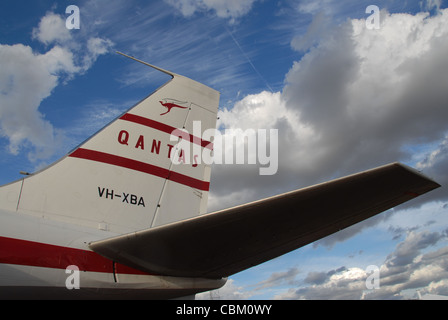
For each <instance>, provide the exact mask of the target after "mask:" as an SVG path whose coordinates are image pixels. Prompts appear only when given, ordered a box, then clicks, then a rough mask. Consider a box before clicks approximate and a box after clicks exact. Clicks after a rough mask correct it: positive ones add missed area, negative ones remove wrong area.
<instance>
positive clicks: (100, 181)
mask: <svg viewBox="0 0 448 320" xmlns="http://www.w3.org/2000/svg"><path fill="white" fill-rule="evenodd" d="M134 60H136V59H134ZM137 61H138V60H137ZM140 62H141V61H140ZM142 63H144V62H142ZM144 64H145V65H148V66H151V67H153V68H155V69H157V70H159V71H162V72H165V73H167V74H169V75H171V76H172V79H171V80H170V81H169V82H168V83H166V84H165V85H163V86H162V87H160V88H159V89H158V90H157V91H156V92H154V93H153V94H151V95H150V96H149V97H147V98H146V99H144V100H142V101H141V102H139V103H138V104H137V105H135V106H134V107H132V108H131V109H130V110H129V111H127V112H126V113H124V114H123V115H121V116H120V117H119V118H117V119H116V120H115V121H113V122H112V123H110V124H109V125H108V126H106V127H105V128H103V129H102V130H101V131H99V132H98V133H97V134H95V135H94V136H92V137H91V138H90V139H89V140H87V141H86V142H85V143H83V144H82V145H81V146H79V147H78V148H77V149H75V150H74V151H73V152H71V153H70V154H68V155H67V156H66V157H64V158H63V159H61V160H60V161H58V162H57V163H55V164H53V165H52V166H50V167H48V168H47V169H45V170H43V171H41V172H38V173H36V174H34V175H32V176H29V177H27V178H25V179H23V180H21V181H17V182H15V183H12V184H10V185H7V186H4V187H2V188H1V189H0V199H3V198H5V199H6V198H7V199H8V202H7V206H8V208H7V209H9V210H15V211H17V212H20V213H26V214H32V215H38V216H44V217H47V218H49V219H58V220H63V221H67V222H71V223H76V224H81V225H87V226H94V227H98V228H100V229H104V230H111V231H116V232H130V231H135V230H141V229H146V228H149V227H153V226H159V225H163V224H166V223H169V222H173V221H179V220H183V219H186V218H190V217H193V216H197V215H199V214H202V213H205V210H206V204H207V198H208V191H209V182H210V166H209V165H206V164H204V163H200V162H199V163H198V162H197V161H195V154H194V151H193V152H185V153H182V152H177V153H176V155H177V156H179V159H177V160H180V164H173V161H171V158H173V157H174V156H172V154H173V152H176V151H175V149H176V145H177V142H178V141H176V140H174V139H173V137H172V135H171V133H172V132H173V131H174V130H176V129H181V130H185V131H187V132H189V136H188V137H189V138H190V139H188V140H189V141H191V142H190V143H188V144H187V145H188V146H189V147H190V148H191V150H196V152H202V151H203V150H204V149H210V150H211V149H212V144H211V142H210V141H208V140H203V139H202V133H203V132H204V131H205V130H207V129H210V128H213V129H214V128H215V127H216V114H217V111H218V104H219V93H218V92H217V91H215V90H213V89H211V88H209V87H207V86H205V85H203V84H201V83H198V82H196V81H193V80H191V79H188V78H186V77H183V76H180V75H177V74H174V73H171V72H169V71H166V70H163V69H161V68H158V67H154V66H152V65H149V64H146V63H144ZM195 122H196V123H200V126H199V127H200V131H198V128H195V132H193V131H194V130H193V123H195ZM209 138H210V137H209ZM186 155H187V156H189V158H186V157H185V156H186ZM196 156H197V155H196ZM196 159H197V158H196ZM177 162H179V161H177ZM3 203H6V202H4V201H2V205H3Z"/></svg>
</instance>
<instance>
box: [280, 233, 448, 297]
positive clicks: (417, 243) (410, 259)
mask: <svg viewBox="0 0 448 320" xmlns="http://www.w3.org/2000/svg"><path fill="white" fill-rule="evenodd" d="M446 236H447V234H446V232H441V233H439V232H429V231H421V232H414V231H413V232H410V233H409V234H408V235H407V237H406V239H405V240H404V241H402V242H400V243H399V244H398V245H397V246H396V248H395V250H394V251H393V252H392V253H391V254H390V255H389V256H388V257H387V258H386V260H385V261H384V263H383V264H382V265H381V266H378V269H377V270H378V273H377V274H376V275H374V274H373V273H372V270H373V269H372V270H368V269H367V268H366V269H363V268H359V267H350V268H347V267H345V266H342V267H340V268H338V269H332V270H329V271H321V272H318V271H312V272H309V273H308V274H307V275H306V277H305V279H304V280H303V281H302V282H301V283H300V284H299V285H298V286H297V287H296V288H291V289H289V290H287V291H285V292H283V293H281V294H278V295H277V296H276V297H275V298H276V299H324V300H329V299H353V300H358V299H408V298H412V296H407V295H406V294H405V292H404V291H405V290H409V289H413V290H419V291H420V292H421V293H422V294H424V293H430V294H439V295H446V294H447V293H448V286H447V285H448V283H447V281H446V278H447V277H448V272H447V266H448V247H446V246H445V247H442V248H440V249H436V250H433V251H431V248H432V247H433V246H435V245H436V244H438V243H442V241H444V240H446ZM374 276H378V282H377V284H378V286H379V287H376V288H372V287H368V285H366V281H367V284H371V283H372V281H373V280H372V279H373V277H374Z"/></svg>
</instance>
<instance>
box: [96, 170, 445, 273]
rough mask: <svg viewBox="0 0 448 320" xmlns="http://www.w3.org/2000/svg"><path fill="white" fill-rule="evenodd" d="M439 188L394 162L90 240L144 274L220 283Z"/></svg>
mask: <svg viewBox="0 0 448 320" xmlns="http://www.w3.org/2000/svg"><path fill="white" fill-rule="evenodd" d="M439 186H440V185H439V184H437V183H436V182H434V181H432V180H430V179H428V178H426V177H424V176H423V175H421V174H420V173H418V172H417V171H415V170H413V169H411V168H408V167H406V166H404V165H402V164H399V163H393V164H389V165H386V166H382V167H379V168H376V169H372V170H369V171H365V172H362V173H358V174H355V175H351V176H348V177H345V178H341V179H337V180H334V181H330V182H327V183H323V184H319V185H316V186H312V187H308V188H305V189H300V190H297V191H292V192H289V193H285V194H282V195H278V196H275V197H271V198H268V199H264V200H260V201H256V202H253V203H249V204H245V205H242V206H237V207H234V208H230V209H226V210H222V211H218V212H215V213H210V214H207V215H204V216H199V217H195V218H191V219H188V220H185V221H179V222H174V223H171V224H168V225H164V226H159V227H156V228H152V229H148V230H144V231H140V232H134V233H130V234H127V235H123V236H119V237H116V238H112V239H106V240H102V241H98V242H93V243H91V244H90V247H91V249H92V250H94V251H95V252H97V253H99V254H101V255H103V256H105V257H107V258H109V259H112V260H114V261H117V262H119V263H122V264H126V265H128V266H131V267H134V268H138V269H141V270H144V271H147V272H150V273H156V274H161V275H170V276H182V277H207V278H221V277H227V276H229V275H232V274H235V273H237V272H240V271H242V270H245V269H247V268H250V267H252V266H255V265H258V264H260V263H262V262H265V261H267V260H270V259H273V258H275V257H278V256H280V255H282V254H285V253H287V252H289V251H292V250H295V249H297V248H300V247H302V246H305V245H307V244H309V243H312V242H314V241H316V240H319V239H321V238H323V237H325V236H328V235H330V234H332V233H334V232H337V231H339V230H341V229H344V228H346V227H348V226H351V225H353V224H355V223H358V222H360V221H362V220H365V219H367V218H369V217H372V216H374V215H376V214H378V213H380V212H382V211H385V210H387V209H390V208H393V207H395V206H397V205H399V204H401V203H403V202H406V201H408V200H410V199H412V198H415V197H417V196H419V195H422V194H424V193H426V192H428V191H431V190H433V189H435V188H438V187H439Z"/></svg>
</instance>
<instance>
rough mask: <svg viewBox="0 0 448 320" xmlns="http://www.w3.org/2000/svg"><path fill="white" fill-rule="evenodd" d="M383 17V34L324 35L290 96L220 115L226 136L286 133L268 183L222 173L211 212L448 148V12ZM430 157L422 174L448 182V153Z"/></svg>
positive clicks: (350, 29) (258, 99)
mask: <svg viewBox="0 0 448 320" xmlns="http://www.w3.org/2000/svg"><path fill="white" fill-rule="evenodd" d="M381 18H382V20H381V21H382V23H381V28H380V29H379V30H369V29H367V28H366V26H365V20H362V19H361V20H357V19H352V20H348V21H346V22H344V23H342V24H341V25H339V26H337V27H336V26H332V27H331V28H329V29H328V30H325V32H323V31H322V30H320V31H319V32H318V34H319V35H320V36H321V37H322V38H321V39H320V41H319V42H318V43H317V44H315V45H313V46H312V47H311V49H310V50H309V51H308V52H307V53H306V54H305V55H303V57H302V58H301V59H300V60H298V61H296V62H295V63H294V64H293V66H292V67H291V69H290V71H289V72H288V74H287V75H286V76H285V86H284V88H283V90H282V91H281V92H276V93H269V92H262V93H260V94H255V95H251V96H247V97H246V98H244V99H243V100H241V101H240V102H238V103H237V104H236V105H235V107H234V108H233V109H231V110H223V111H222V112H221V113H220V119H221V124H222V126H223V128H238V127H240V128H244V127H247V126H248V124H250V125H251V126H254V128H261V127H264V128H266V129H269V128H277V129H278V130H279V132H278V133H279V142H278V145H279V146H278V149H279V169H278V172H277V174H276V175H275V176H271V177H268V178H266V177H260V176H258V175H257V171H256V170H251V169H250V168H249V169H248V170H246V171H244V172H243V171H242V170H241V171H240V170H239V169H238V168H235V167H232V166H227V167H226V166H221V167H219V166H216V167H215V168H214V171H213V175H212V185H211V187H212V192H213V193H215V195H214V196H212V199H213V201H212V203H211V204H212V207H213V205H214V204H219V205H221V204H222V202H220V199H225V198H226V197H227V196H228V195H229V194H231V193H233V194H235V193H236V192H237V190H238V191H239V192H240V193H241V194H246V195H248V196H250V195H252V196H253V198H248V199H246V200H255V198H263V197H265V196H269V195H273V194H274V193H275V192H279V191H288V190H291V189H295V188H299V187H305V186H307V185H310V184H314V183H317V182H322V181H325V180H328V179H331V178H335V177H339V176H343V175H346V174H349V173H354V172H358V171H361V170H366V169H369V168H372V167H375V166H378V165H382V164H385V163H389V162H395V161H402V162H405V163H407V164H411V165H416V163H414V162H413V159H414V158H413V157H414V156H415V153H416V151H415V150H416V148H418V147H419V146H422V145H424V144H428V145H429V144H434V143H437V142H438V141H444V139H445V140H446V133H447V131H448V125H447V122H446V120H445V119H446V118H447V116H448V114H447V113H448V109H447V108H446V107H445V102H446V101H447V100H448V92H447V90H446V88H445V87H446V85H445V84H446V83H448V73H447V72H446V70H448V60H447V59H446V58H445V57H446V56H447V54H448V42H447V41H446V40H447V39H448V10H446V9H445V10H441V11H440V13H439V14H438V15H434V16H430V15H429V14H428V13H418V14H416V15H411V14H389V13H387V12H384V11H383V12H382V16H381ZM322 19H323V18H322ZM319 25H324V26H325V23H321V24H319ZM305 44H306V45H305ZM308 44H309V43H307V42H306V41H305V42H304V47H307V46H308ZM300 48H302V47H299V48H298V49H300ZM425 152H428V150H425ZM429 152H430V154H428V155H427V156H422V158H425V159H427V160H425V161H422V162H421V164H420V168H421V169H423V173H427V174H429V175H430V176H432V177H433V178H434V179H435V180H437V181H438V182H442V183H443V181H439V179H440V176H441V175H444V173H442V171H443V172H447V170H446V169H445V168H446V164H447V163H446V161H445V160H446V147H445V144H444V143H442V144H440V148H439V149H438V150H431V151H429ZM436 164H437V167H436ZM436 168H437V170H435V169H436ZM442 180H443V179H442ZM218 194H219V195H220V196H219V197H218V196H217V195H218ZM438 197H439V198H441V197H445V198H446V193H445V194H443V193H442V192H439V193H438ZM227 199H229V198H227ZM414 203H417V202H414ZM228 204H229V203H227V205H228Z"/></svg>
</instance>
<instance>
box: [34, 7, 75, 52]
mask: <svg viewBox="0 0 448 320" xmlns="http://www.w3.org/2000/svg"><path fill="white" fill-rule="evenodd" d="M71 38H72V36H71V34H70V31H69V30H68V29H67V28H66V27H65V20H64V19H62V17H61V16H60V15H58V14H55V13H53V12H49V13H47V14H46V15H45V16H44V17H43V18H42V19H41V20H40V22H39V26H38V27H37V28H34V29H33V39H37V40H39V41H40V42H42V43H44V44H46V45H49V44H51V43H54V42H57V43H66V42H67V41H70V40H71Z"/></svg>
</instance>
